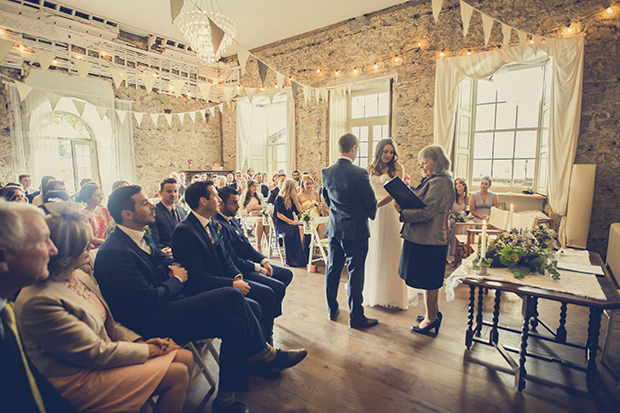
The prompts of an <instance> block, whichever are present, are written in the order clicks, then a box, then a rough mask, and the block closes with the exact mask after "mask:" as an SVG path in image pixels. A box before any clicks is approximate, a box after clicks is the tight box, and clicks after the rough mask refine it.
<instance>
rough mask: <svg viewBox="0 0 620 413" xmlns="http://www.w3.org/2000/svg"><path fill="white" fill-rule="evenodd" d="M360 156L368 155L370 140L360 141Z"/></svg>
mask: <svg viewBox="0 0 620 413" xmlns="http://www.w3.org/2000/svg"><path fill="white" fill-rule="evenodd" d="M358 154H359V156H368V142H361V141H360V149H359V151H358Z"/></svg>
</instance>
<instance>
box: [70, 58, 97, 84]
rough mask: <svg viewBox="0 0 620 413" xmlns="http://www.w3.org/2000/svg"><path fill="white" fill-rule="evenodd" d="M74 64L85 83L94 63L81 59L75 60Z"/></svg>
mask: <svg viewBox="0 0 620 413" xmlns="http://www.w3.org/2000/svg"><path fill="white" fill-rule="evenodd" d="M73 64H74V65H75V68H76V69H77V72H78V74H79V75H80V78H81V79H82V81H84V79H86V77H87V76H88V72H90V68H91V67H93V63H90V62H87V61H84V60H80V59H73Z"/></svg>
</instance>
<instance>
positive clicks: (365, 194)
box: [322, 133, 378, 328]
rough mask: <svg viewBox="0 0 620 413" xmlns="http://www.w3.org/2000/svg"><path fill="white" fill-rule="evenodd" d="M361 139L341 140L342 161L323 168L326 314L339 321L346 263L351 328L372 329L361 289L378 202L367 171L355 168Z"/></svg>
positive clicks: (372, 324)
mask: <svg viewBox="0 0 620 413" xmlns="http://www.w3.org/2000/svg"><path fill="white" fill-rule="evenodd" d="M358 142H359V141H358V139H357V138H356V137H355V135H353V134H351V133H347V134H346V135H343V136H341V137H340V140H339V141H338V145H339V146H340V158H339V159H338V160H337V161H336V162H335V163H334V164H333V165H332V166H330V167H328V168H325V169H323V171H322V176H323V199H325V203H326V204H327V206H329V221H328V223H327V228H326V230H325V235H327V236H328V237H329V261H328V263H327V273H326V275H325V291H326V295H327V311H328V314H329V318H330V320H332V321H336V320H337V319H338V314H339V313H340V311H339V310H338V300H337V295H338V285H339V283H340V274H341V273H342V270H343V268H344V264H345V261H346V263H347V270H348V272H349V280H348V291H349V309H350V319H349V326H350V327H351V328H366V327H372V326H374V325H376V324H377V323H378V321H377V320H376V319H373V318H367V317H365V316H364V308H363V307H362V289H363V288H364V266H365V264H366V255H367V254H368V238H369V237H370V230H369V227H368V218H370V219H375V215H376V213H377V200H376V198H375V194H374V192H373V190H372V186H371V185H370V179H369V178H368V172H367V171H366V170H365V169H364V168H360V167H359V166H355V165H353V160H354V159H355V157H356V156H357V146H358Z"/></svg>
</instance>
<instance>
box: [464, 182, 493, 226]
mask: <svg viewBox="0 0 620 413" xmlns="http://www.w3.org/2000/svg"><path fill="white" fill-rule="evenodd" d="M492 184H493V181H492V180H491V178H490V177H488V176H484V177H483V178H482V180H481V181H480V191H478V192H474V193H473V194H471V196H470V197H469V213H470V214H472V215H473V216H474V221H475V222H478V223H480V222H482V221H483V220H487V221H488V220H489V215H491V207H495V208H499V197H498V196H497V195H495V194H494V193H493V192H491V191H489V188H490V187H491V185H492Z"/></svg>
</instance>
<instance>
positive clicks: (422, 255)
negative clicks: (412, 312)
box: [398, 240, 448, 290]
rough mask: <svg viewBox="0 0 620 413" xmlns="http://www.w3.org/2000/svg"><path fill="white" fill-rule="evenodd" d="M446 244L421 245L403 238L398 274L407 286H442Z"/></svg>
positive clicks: (431, 288)
mask: <svg viewBox="0 0 620 413" xmlns="http://www.w3.org/2000/svg"><path fill="white" fill-rule="evenodd" d="M447 256H448V245H422V244H415V243H413V242H410V241H407V240H403V252H402V254H401V256H400V267H399V268H398V274H399V275H400V278H402V279H403V280H405V283H406V284H407V285H408V286H409V287H413V288H421V289H423V290H438V289H440V288H441V287H442V286H443V280H444V275H445V272H446V258H447Z"/></svg>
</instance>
